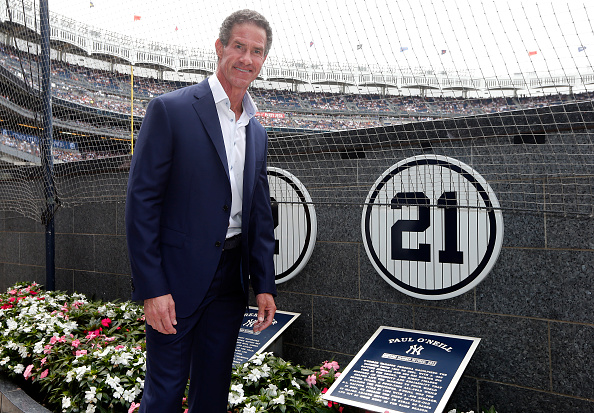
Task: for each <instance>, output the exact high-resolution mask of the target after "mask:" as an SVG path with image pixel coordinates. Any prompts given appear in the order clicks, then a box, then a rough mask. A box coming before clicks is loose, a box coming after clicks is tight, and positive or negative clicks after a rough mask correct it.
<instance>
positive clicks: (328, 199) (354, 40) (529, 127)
mask: <svg viewBox="0 0 594 413" xmlns="http://www.w3.org/2000/svg"><path fill="white" fill-rule="evenodd" d="M124 3H128V2H122V4H121V5H119V6H118V7H115V8H114V6H113V3H112V2H109V3H108V2H103V1H101V0H94V1H91V2H77V4H75V5H73V4H72V2H69V1H59V0H54V1H51V2H50V28H51V33H50V44H51V96H52V117H53V118H52V119H53V121H52V125H53V126H52V127H53V149H52V154H51V158H52V160H53V164H54V167H53V180H54V183H55V187H56V195H57V198H58V200H59V205H60V206H61V207H62V208H64V207H69V206H74V205H78V204H82V203H90V202H106V201H122V200H123V199H124V196H125V188H126V182H127V172H128V168H129V164H130V158H131V156H132V153H133V145H134V139H135V138H136V136H137V133H138V130H139V128H140V125H141V123H142V119H143V116H144V113H145V109H146V106H147V104H148V102H149V101H150V99H151V98H153V97H155V96H158V95H160V94H162V93H165V92H168V91H171V90H175V89H178V88H180V87H184V86H188V85H191V84H194V83H196V82H199V81H201V80H203V79H205V78H206V77H208V76H210V75H212V74H213V73H214V71H215V70H216V64H217V62H216V55H215V54H214V42H215V40H216V38H217V37H218V28H219V24H220V23H221V22H222V20H223V19H224V17H226V16H227V15H228V14H230V13H231V12H232V11H234V10H235V9H236V8H237V2H234V1H231V0H220V1H218V2H216V3H212V2H206V3H203V2H186V1H171V2H168V3H167V6H166V7H165V6H163V3H162V2H159V1H143V2H129V3H130V4H124ZM242 6H245V7H248V8H252V9H255V10H258V11H260V12H261V13H263V14H264V15H265V16H266V17H267V18H268V20H269V21H270V23H271V25H272V28H273V33H274V38H273V43H272V49H271V51H270V54H269V56H268V59H267V61H266V63H265V65H264V68H263V70H262V72H261V74H260V76H259V78H258V79H257V80H256V81H255V82H254V84H253V86H252V87H251V89H250V93H251V94H252V96H253V97H254V99H255V101H256V104H257V106H258V108H259V113H258V115H257V117H258V119H259V121H260V122H261V123H262V124H263V125H264V126H265V127H266V128H267V129H268V131H269V138H270V150H269V166H272V167H278V168H282V169H286V170H287V171H289V172H291V173H292V174H293V175H295V176H296V177H297V178H298V179H300V180H301V181H302V182H303V183H304V184H305V186H306V187H307V189H308V190H309V191H310V193H311V196H312V201H313V203H314V204H319V205H363V204H364V202H365V198H366V195H367V193H368V191H369V190H370V188H371V187H372V185H373V183H374V182H375V181H376V179H377V178H378V177H379V176H380V175H381V174H382V173H383V172H384V171H385V170H387V169H388V168H390V167H391V166H392V165H394V164H396V163H397V162H398V161H400V160H402V159H405V158H408V157H411V156H415V155H419V154H437V155H446V156H449V157H452V158H455V159H458V160H460V161H462V162H464V163H466V164H468V165H470V166H472V167H474V168H475V169H477V170H478V171H479V172H480V173H481V174H482V175H483V176H484V178H485V179H486V180H487V182H489V184H490V185H491V186H492V187H493V189H494V190H495V192H496V193H497V195H498V197H499V199H500V201H501V202H500V204H501V208H502V209H504V210H508V211H510V212H515V211H517V212H520V211H522V212H524V211H528V212H530V211H534V212H550V213H560V214H565V215H573V216H582V217H589V218H592V217H593V216H594V191H593V188H594V185H593V184H594V157H593V156H592V154H593V153H594V132H593V131H592V129H593V128H594V103H593V101H594V69H593V67H592V59H591V58H590V57H589V54H591V53H592V52H594V28H593V25H592V20H593V19H594V5H592V4H590V3H589V2H583V3H582V2H572V3H570V4H565V3H563V4H561V3H546V4H539V3H538V2H527V1H516V2H513V3H503V2H499V1H495V0H472V1H471V0H459V1H456V2H452V1H449V0H422V1H417V0H405V1H392V0H374V1H371V0H366V1H355V0H347V1H337V0H315V1H310V0H304V1H299V2H295V1H284V0H283V1H281V0H279V1H265V0H260V1H258V0H255V1H246V2H242ZM0 63H1V67H0V129H1V132H2V135H1V136H0V139H1V140H0V209H2V210H10V211H16V212H18V213H20V214H22V215H23V216H26V217H29V218H32V219H35V220H38V221H42V220H43V217H44V216H45V215H44V213H45V211H46V200H45V197H44V185H45V183H44V177H43V166H42V153H41V151H40V139H41V137H42V128H43V125H42V123H41V119H42V112H41V111H42V106H41V105H40V95H41V86H40V85H41V78H42V73H41V66H40V26H39V3H38V2H36V1H29V0H7V1H5V2H1V3H0Z"/></svg>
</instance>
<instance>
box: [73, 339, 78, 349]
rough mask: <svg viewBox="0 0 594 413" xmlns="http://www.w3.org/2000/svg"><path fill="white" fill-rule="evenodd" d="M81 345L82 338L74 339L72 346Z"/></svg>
mask: <svg viewBox="0 0 594 413" xmlns="http://www.w3.org/2000/svg"><path fill="white" fill-rule="evenodd" d="M79 345H80V340H78V339H76V340H72V347H78V346H79Z"/></svg>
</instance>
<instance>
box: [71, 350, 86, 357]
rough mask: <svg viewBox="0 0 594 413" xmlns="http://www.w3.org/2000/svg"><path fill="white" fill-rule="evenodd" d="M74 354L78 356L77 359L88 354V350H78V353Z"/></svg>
mask: <svg viewBox="0 0 594 413" xmlns="http://www.w3.org/2000/svg"><path fill="white" fill-rule="evenodd" d="M74 354H75V355H76V357H80V356H84V355H85V354H87V350H76V353H74Z"/></svg>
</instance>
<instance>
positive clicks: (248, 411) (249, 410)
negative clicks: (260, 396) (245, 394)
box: [242, 403, 256, 413]
mask: <svg viewBox="0 0 594 413" xmlns="http://www.w3.org/2000/svg"><path fill="white" fill-rule="evenodd" d="M242 413H256V407H255V406H252V404H251V403H249V404H248V405H247V406H245V407H244V408H243V412H242Z"/></svg>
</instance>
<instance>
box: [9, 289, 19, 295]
mask: <svg viewBox="0 0 594 413" xmlns="http://www.w3.org/2000/svg"><path fill="white" fill-rule="evenodd" d="M16 293H17V290H10V291H9V292H8V294H10V295H15V294H16Z"/></svg>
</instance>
